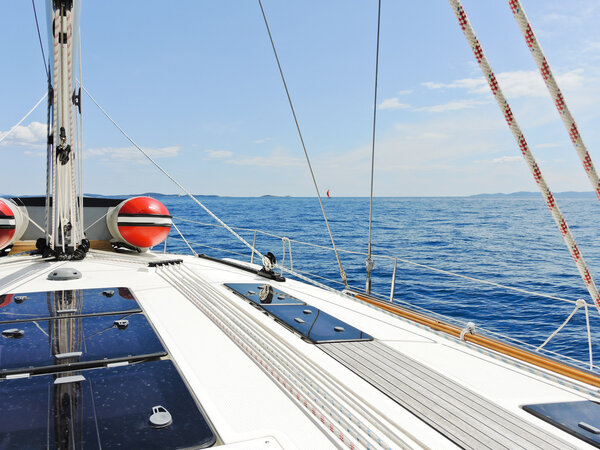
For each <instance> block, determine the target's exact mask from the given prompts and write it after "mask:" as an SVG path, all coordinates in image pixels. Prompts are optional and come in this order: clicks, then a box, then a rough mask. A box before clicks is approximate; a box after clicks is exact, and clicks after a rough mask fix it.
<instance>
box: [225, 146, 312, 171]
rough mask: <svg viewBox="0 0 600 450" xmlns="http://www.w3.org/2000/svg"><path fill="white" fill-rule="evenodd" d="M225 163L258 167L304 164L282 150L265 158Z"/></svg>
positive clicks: (240, 159)
mask: <svg viewBox="0 0 600 450" xmlns="http://www.w3.org/2000/svg"><path fill="white" fill-rule="evenodd" d="M226 162H227V164H233V165H236V166H260V167H291V166H302V165H304V164H305V162H304V159H302V158H297V157H295V156H290V155H288V154H287V153H286V152H285V151H284V150H283V149H277V150H275V151H273V152H272V153H271V154H270V155H267V156H261V155H258V156H249V157H247V158H236V159H230V160H227V161H226Z"/></svg>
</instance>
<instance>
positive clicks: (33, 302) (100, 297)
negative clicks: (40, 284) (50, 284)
mask: <svg viewBox="0 0 600 450" xmlns="http://www.w3.org/2000/svg"><path fill="white" fill-rule="evenodd" d="M109 292H112V293H113V294H112V295H107V293H109ZM134 311H141V309H140V305H139V304H138V302H137V301H136V300H135V297H134V295H133V293H132V292H131V291H130V290H129V289H128V288H125V287H118V288H103V289H73V290H57V291H47V292H27V293H12V294H4V295H0V323H6V322H15V321H19V320H34V319H35V320H38V319H48V318H52V317H63V316H71V315H94V314H110V313H121V312H134Z"/></svg>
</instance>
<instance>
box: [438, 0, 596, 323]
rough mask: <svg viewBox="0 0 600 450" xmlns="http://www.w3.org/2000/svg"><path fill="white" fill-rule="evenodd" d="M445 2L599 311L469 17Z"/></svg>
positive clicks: (578, 257) (593, 289) (573, 246)
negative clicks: (467, 43)
mask: <svg viewBox="0 0 600 450" xmlns="http://www.w3.org/2000/svg"><path fill="white" fill-rule="evenodd" d="M449 2H450V5H451V6H452V9H453V10H454V13H455V14H456V17H457V18H458V22H459V24H460V27H461V28H462V30H463V32H464V35H465V37H466V38H467V41H468V42H469V45H471V48H472V49H473V53H474V54H475V58H476V59H477V62H478V63H479V67H480V68H481V70H482V72H483V74H484V76H485V78H486V79H487V81H488V84H489V86H490V89H491V90H492V93H493V94H494V97H495V98H496V101H497V102H498V106H500V109H501V111H502V113H503V114H504V118H505V119H506V123H507V124H508V126H509V128H510V131H511V132H512V134H513V136H514V137H515V139H516V141H517V144H518V145H519V148H520V149H521V153H522V155H523V158H524V159H525V161H526V162H527V165H528V166H529V170H531V173H532V174H533V178H534V179H535V182H536V183H537V185H538V187H539V188H540V191H541V192H542V195H543V196H544V199H545V200H546V204H547V205H548V208H549V209H550V212H551V213H552V217H553V218H554V221H555V222H556V224H557V226H558V229H559V231H560V233H561V235H562V237H563V239H564V241H565V243H566V245H567V247H568V249H569V252H570V253H571V256H572V257H573V260H574V261H575V264H576V266H577V269H578V270H579V273H580V275H581V278H582V279H583V282H584V283H585V286H586V288H587V290H588V292H589V293H590V296H591V297H592V299H593V301H594V304H595V305H596V308H597V309H598V312H599V313H600V293H599V292H598V288H597V287H596V284H595V283H594V280H593V278H592V275H591V274H590V271H589V270H588V268H587V264H586V263H585V261H584V259H583V256H582V255H581V252H580V251H579V248H578V247H577V244H576V243H575V239H574V238H573V235H572V234H571V230H570V229H569V226H568V225H567V222H566V220H565V218H564V216H563V215H562V213H561V211H560V209H559V208H558V204H557V203H556V200H555V199H554V195H552V192H551V191H550V189H549V188H548V185H547V184H546V181H545V180H544V178H543V176H542V173H541V170H540V168H539V166H538V164H537V162H536V161H535V158H534V157H533V154H532V153H531V150H530V149H529V145H527V141H526V140H525V136H524V135H523V132H522V131H521V128H520V127H519V125H518V124H517V121H516V119H515V118H514V117H513V113H512V110H511V109H510V105H509V104H508V101H507V100H506V98H505V97H504V94H503V93H502V90H501V89H500V86H499V85H498V81H497V80H496V76H495V75H494V72H493V71H492V68H491V67H490V65H489V63H488V60H487V58H486V56H485V54H484V53H483V49H482V48H481V45H480V44H479V41H478V40H477V37H476V36H475V31H474V30H473V27H472V26H471V23H470V22H469V19H468V18H467V15H466V13H465V11H464V9H463V7H462V5H461V3H460V1H459V0H449Z"/></svg>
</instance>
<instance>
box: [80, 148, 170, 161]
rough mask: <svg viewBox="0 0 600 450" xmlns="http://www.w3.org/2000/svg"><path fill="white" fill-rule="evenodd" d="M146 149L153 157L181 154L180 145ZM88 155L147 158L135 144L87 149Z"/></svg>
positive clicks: (131, 158) (107, 158)
mask: <svg viewBox="0 0 600 450" xmlns="http://www.w3.org/2000/svg"><path fill="white" fill-rule="evenodd" d="M142 148H143V149H144V151H145V152H146V153H147V154H148V155H149V156H150V157H152V158H174V157H176V156H177V155H178V154H179V150H180V149H179V146H177V145H172V146H170V147H160V148H144V147H142ZM85 154H86V156H99V157H102V158H103V159H105V160H110V159H117V160H134V159H138V160H139V159H145V156H144V155H143V154H142V153H141V152H140V151H139V150H138V149H137V148H136V147H133V146H130V147H100V148H88V149H85Z"/></svg>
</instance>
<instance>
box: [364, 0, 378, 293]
mask: <svg viewBox="0 0 600 450" xmlns="http://www.w3.org/2000/svg"><path fill="white" fill-rule="evenodd" d="M380 29H381V0H379V7H378V9H377V49H376V51H375V93H374V95H373V142H372V144H371V195H370V196H369V245H368V248H367V261H366V266H367V285H366V291H367V294H370V293H371V271H372V270H373V259H372V258H371V235H372V225H373V177H374V174H375V129H376V125H377V79H378V77H379V32H380Z"/></svg>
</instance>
